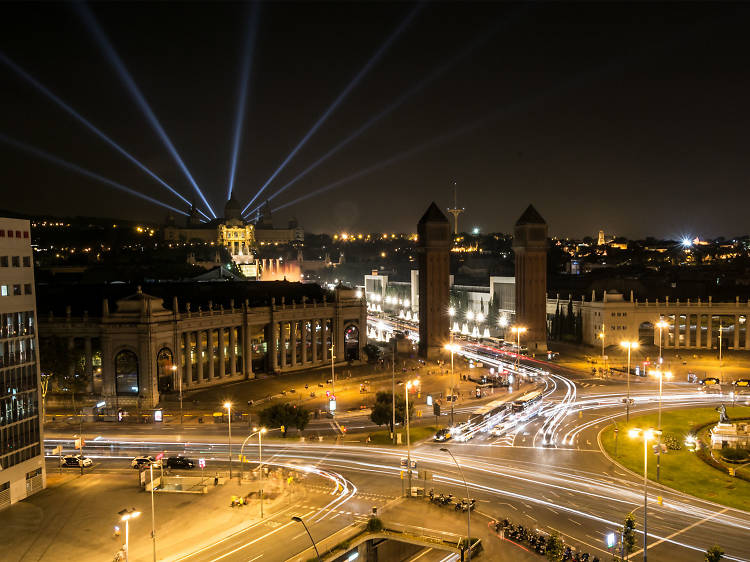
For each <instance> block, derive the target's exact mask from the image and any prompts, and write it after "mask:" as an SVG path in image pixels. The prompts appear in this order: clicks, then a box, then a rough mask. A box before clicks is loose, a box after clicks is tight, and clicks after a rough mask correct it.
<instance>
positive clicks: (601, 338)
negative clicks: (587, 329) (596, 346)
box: [599, 324, 607, 374]
mask: <svg viewBox="0 0 750 562" xmlns="http://www.w3.org/2000/svg"><path fill="white" fill-rule="evenodd" d="M606 337H607V335H606V334H605V333H604V324H602V331H601V332H599V339H600V340H602V374H604V369H605V368H606V364H605V361H604V340H605V338H606Z"/></svg>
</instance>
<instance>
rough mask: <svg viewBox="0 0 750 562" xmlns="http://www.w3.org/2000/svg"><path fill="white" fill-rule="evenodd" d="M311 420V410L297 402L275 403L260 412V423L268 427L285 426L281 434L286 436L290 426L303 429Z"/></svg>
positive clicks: (299, 429)
mask: <svg viewBox="0 0 750 562" xmlns="http://www.w3.org/2000/svg"><path fill="white" fill-rule="evenodd" d="M309 422H310V410H308V409H307V408H304V407H302V406H297V405H295V404H289V403H284V404H274V405H273V406H269V407H268V408H265V409H263V410H262V411H261V412H260V423H261V425H264V426H266V427H283V428H284V429H283V430H282V432H281V434H282V435H283V436H284V437H286V433H287V431H288V430H289V428H290V427H292V426H294V427H295V428H297V430H298V431H303V430H304V429H305V427H307V424H308V423H309Z"/></svg>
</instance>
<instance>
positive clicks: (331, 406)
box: [328, 397, 336, 412]
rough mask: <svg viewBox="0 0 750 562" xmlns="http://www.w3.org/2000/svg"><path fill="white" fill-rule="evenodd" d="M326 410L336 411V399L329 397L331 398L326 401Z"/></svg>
mask: <svg viewBox="0 0 750 562" xmlns="http://www.w3.org/2000/svg"><path fill="white" fill-rule="evenodd" d="M328 410H329V411H330V412H335V411H336V399H335V398H333V397H331V399H330V400H329V401H328Z"/></svg>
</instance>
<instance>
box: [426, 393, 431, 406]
mask: <svg viewBox="0 0 750 562" xmlns="http://www.w3.org/2000/svg"><path fill="white" fill-rule="evenodd" d="M427 405H428V406H432V394H428V395H427Z"/></svg>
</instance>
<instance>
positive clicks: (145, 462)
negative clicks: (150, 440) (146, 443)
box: [130, 456, 161, 468]
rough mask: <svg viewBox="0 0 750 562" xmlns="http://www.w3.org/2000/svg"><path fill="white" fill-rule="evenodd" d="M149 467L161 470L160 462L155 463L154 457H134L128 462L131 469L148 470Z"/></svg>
mask: <svg viewBox="0 0 750 562" xmlns="http://www.w3.org/2000/svg"><path fill="white" fill-rule="evenodd" d="M149 465H154V468H161V461H157V460H156V459H155V458H154V457H151V456H141V457H135V458H134V459H133V460H132V461H130V466H131V467H132V468H140V467H142V466H143V467H146V468H148V467H149Z"/></svg>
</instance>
